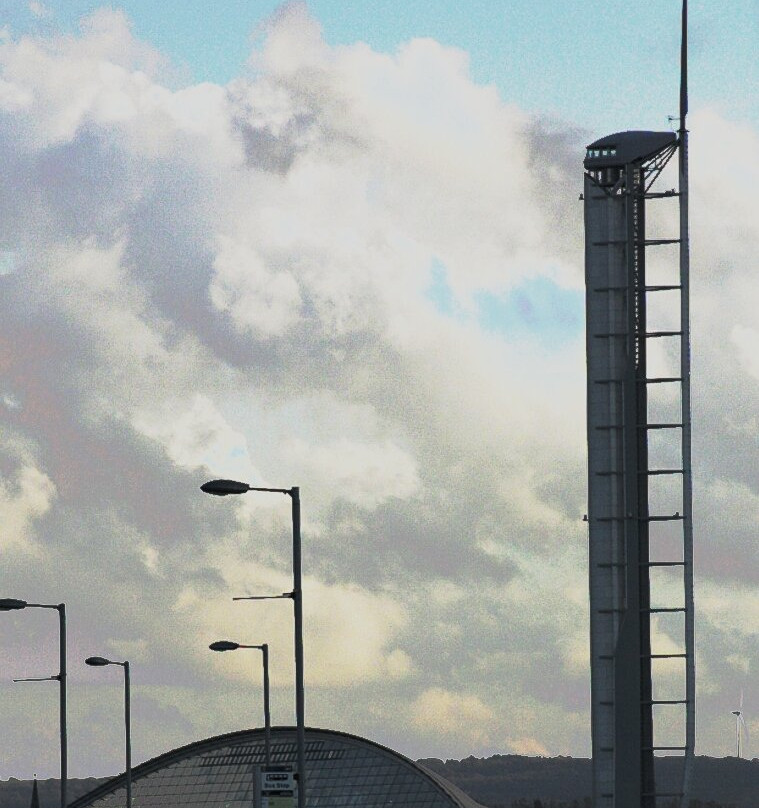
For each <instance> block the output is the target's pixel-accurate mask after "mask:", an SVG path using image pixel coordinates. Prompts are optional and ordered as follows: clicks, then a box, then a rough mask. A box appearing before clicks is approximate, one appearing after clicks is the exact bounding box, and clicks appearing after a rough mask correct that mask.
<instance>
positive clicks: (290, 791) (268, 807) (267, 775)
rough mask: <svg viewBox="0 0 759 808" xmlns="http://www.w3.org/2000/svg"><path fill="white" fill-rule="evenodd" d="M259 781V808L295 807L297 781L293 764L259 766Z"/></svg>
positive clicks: (296, 801)
mask: <svg viewBox="0 0 759 808" xmlns="http://www.w3.org/2000/svg"><path fill="white" fill-rule="evenodd" d="M259 783H260V789H259V795H260V803H259V804H260V806H261V808H296V806H297V804H298V782H297V780H296V775H295V771H294V766H292V765H286V764H283V765H278V766H261V769H260V780H259Z"/></svg>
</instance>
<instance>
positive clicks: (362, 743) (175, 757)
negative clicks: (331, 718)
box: [69, 727, 483, 808]
mask: <svg viewBox="0 0 759 808" xmlns="http://www.w3.org/2000/svg"><path fill="white" fill-rule="evenodd" d="M271 733H272V735H271V737H272V743H276V742H278V741H279V742H281V741H283V740H286V741H294V740H295V737H296V728H295V727H272V729H271ZM263 738H264V730H263V729H262V728H256V729H247V730H239V731H237V732H229V733H226V734H224V735H217V736H214V737H212V738H205V739H203V740H200V741H195V742H193V743H190V744H187V745H186V746H181V747H178V748H176V749H172V750H171V751H169V752H165V753H164V754H162V755H158V756H157V757H154V758H152V759H150V760H147V761H145V762H144V763H141V764H140V765H139V766H135V767H134V768H133V769H132V785H133V788H134V789H137V787H138V784H139V781H140V780H141V779H142V778H145V777H147V776H148V775H151V774H155V773H157V772H160V771H161V770H163V769H165V768H168V767H170V766H173V765H174V764H177V763H180V762H182V761H187V760H189V759H192V758H197V757H200V756H202V755H203V754H206V753H209V752H214V751H217V750H221V749H224V748H225V747H234V746H240V745H243V744H245V743H250V742H258V743H260V744H263ZM330 739H334V740H337V741H339V742H343V743H347V744H349V745H353V746H359V747H364V748H367V747H368V748H369V749H370V750H372V751H374V752H376V753H377V754H378V756H381V757H385V758H390V759H392V760H394V761H395V762H396V763H397V764H398V765H399V766H401V767H403V768H405V769H407V770H408V769H410V770H412V771H413V772H414V773H415V774H416V775H418V776H419V777H420V778H422V779H423V780H426V781H427V782H429V783H430V784H431V785H432V786H433V787H434V788H435V790H437V791H438V792H441V793H442V795H444V796H445V797H447V798H448V800H449V801H450V802H449V805H450V806H452V808H483V806H482V805H480V803H478V802H476V801H475V800H473V799H472V798H471V797H470V796H469V795H467V794H465V793H464V792H463V791H461V789H459V788H458V787H457V786H455V785H453V783H451V782H449V781H448V780H446V779H445V778H444V777H442V776H441V775H439V774H437V773H436V772H433V771H432V770H430V769H428V768H427V767H426V766H423V765H421V764H419V763H416V762H415V761H413V760H411V759H410V758H407V757H405V756H404V755H402V754H400V753H399V752H396V751H394V750H392V749H390V748H388V747H386V746H382V745H381V744H378V743H376V742H374V741H370V740H368V739H366V738H362V737H360V736H358V735H351V734H350V733H347V732H340V731H338V730H329V729H319V728H315V727H307V728H306V743H307V744H308V743H310V742H312V741H318V740H330ZM306 761H307V763H308V762H309V761H308V754H307V755H306ZM125 783H126V777H125V775H124V774H120V775H117V776H116V777H113V778H112V779H111V780H109V781H108V782H106V783H103V784H102V785H100V786H98V787H97V788H95V789H93V790H92V791H90V792H89V793H87V794H85V795H83V796H82V797H80V798H79V799H77V800H76V801H74V802H72V803H70V804H69V808H88V806H91V805H93V804H94V803H95V802H96V801H98V800H100V799H102V798H106V797H108V796H109V795H115V793H116V792H117V791H119V790H125Z"/></svg>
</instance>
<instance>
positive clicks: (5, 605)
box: [0, 598, 27, 612]
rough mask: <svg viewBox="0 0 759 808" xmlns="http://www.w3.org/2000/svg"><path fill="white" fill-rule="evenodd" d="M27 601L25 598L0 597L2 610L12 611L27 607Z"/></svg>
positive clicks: (0, 609)
mask: <svg viewBox="0 0 759 808" xmlns="http://www.w3.org/2000/svg"><path fill="white" fill-rule="evenodd" d="M26 606H27V603H26V601H25V600H18V599H17V598H0V612H12V611H15V610H16V609H26Z"/></svg>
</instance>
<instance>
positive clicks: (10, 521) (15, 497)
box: [0, 466, 56, 556]
mask: <svg viewBox="0 0 759 808" xmlns="http://www.w3.org/2000/svg"><path fill="white" fill-rule="evenodd" d="M55 494H56V489H55V485H53V482H52V481H51V480H50V478H49V477H48V476H47V475H46V474H44V473H43V472H42V471H40V470H39V469H38V468H35V467H34V466H22V467H21V468H20V469H19V471H18V472H17V474H16V475H15V477H14V479H12V480H8V479H3V478H2V477H0V511H2V514H3V518H2V522H0V549H2V550H3V552H22V553H27V554H31V555H36V556H41V550H40V547H39V539H38V536H37V535H36V534H35V531H34V523H35V521H37V520H38V519H40V517H42V516H44V515H45V514H46V513H47V512H48V510H49V509H50V507H51V505H52V502H53V500H54V498H55Z"/></svg>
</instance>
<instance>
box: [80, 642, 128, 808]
mask: <svg viewBox="0 0 759 808" xmlns="http://www.w3.org/2000/svg"><path fill="white" fill-rule="evenodd" d="M84 664H85V665H91V666H92V667H93V668H102V667H105V666H106V665H120V666H121V667H122V668H123V669H124V730H125V738H126V744H125V749H126V766H125V773H126V808H132V721H131V709H130V706H129V662H128V661H124V662H115V661H113V660H111V659H105V658H104V657H99V656H91V657H87V659H85V660H84Z"/></svg>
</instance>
